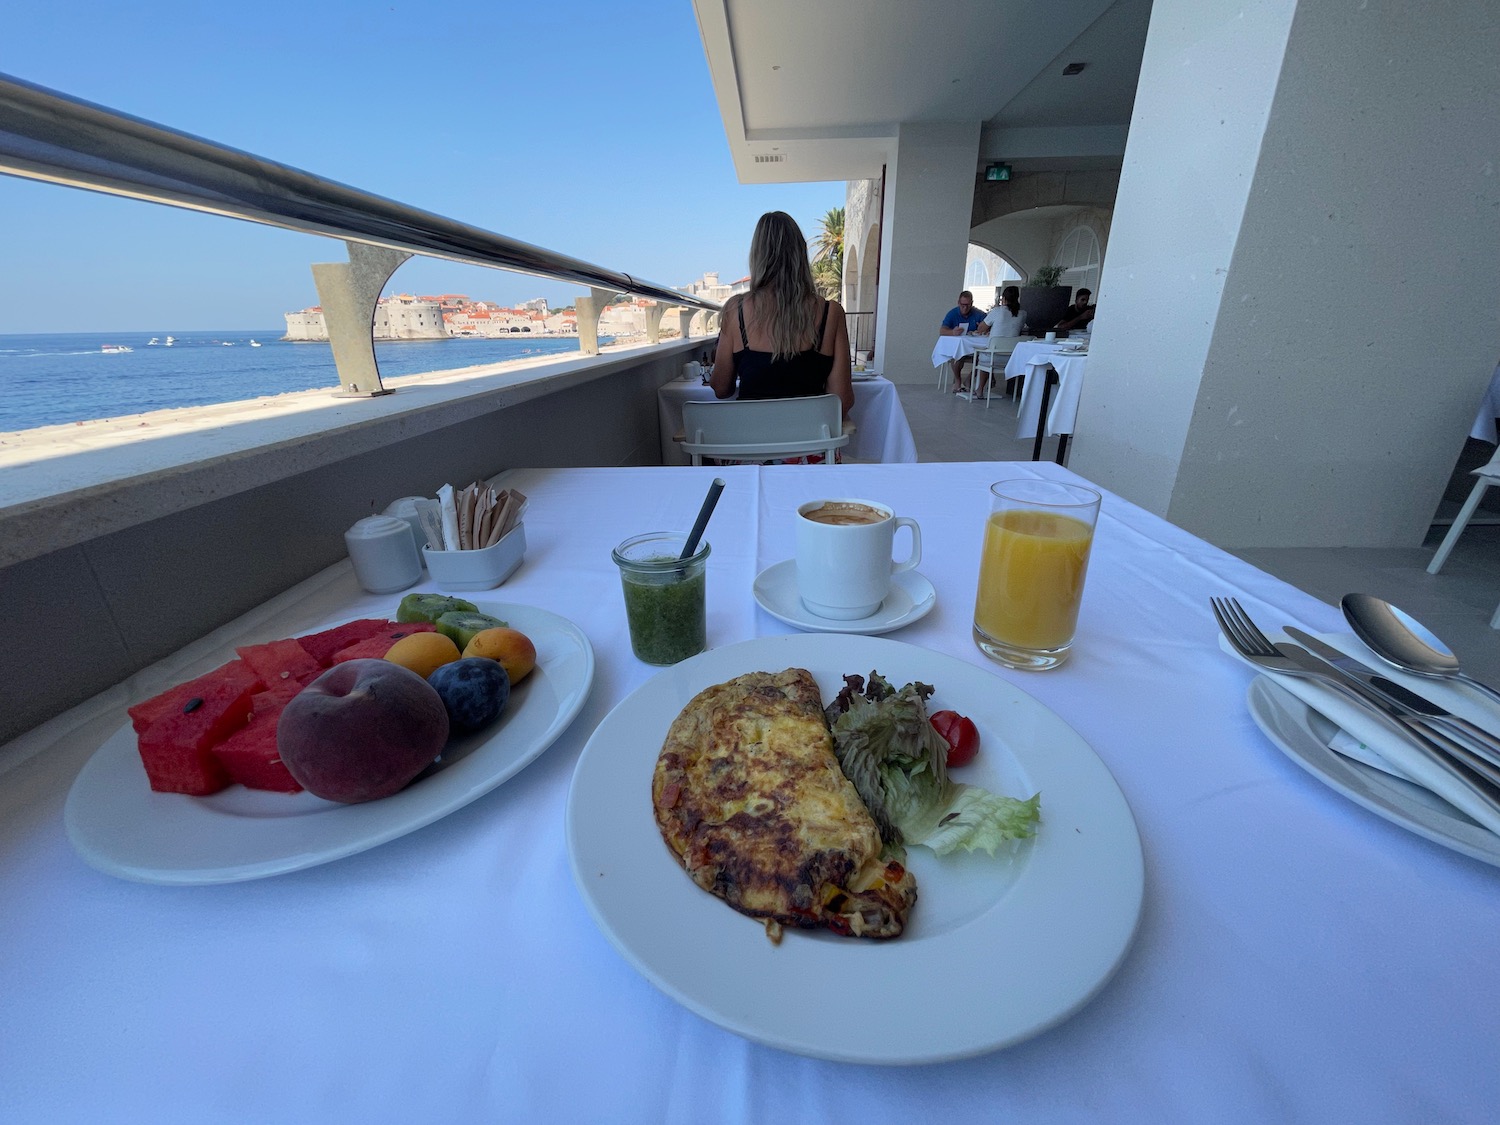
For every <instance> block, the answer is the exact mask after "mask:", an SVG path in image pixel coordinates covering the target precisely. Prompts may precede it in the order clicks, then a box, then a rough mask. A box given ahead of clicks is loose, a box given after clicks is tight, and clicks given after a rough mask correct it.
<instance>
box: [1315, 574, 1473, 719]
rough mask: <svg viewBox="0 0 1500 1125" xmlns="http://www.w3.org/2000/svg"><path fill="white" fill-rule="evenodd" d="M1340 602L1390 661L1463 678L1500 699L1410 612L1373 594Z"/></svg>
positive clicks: (1369, 641)
mask: <svg viewBox="0 0 1500 1125" xmlns="http://www.w3.org/2000/svg"><path fill="white" fill-rule="evenodd" d="M1340 604H1341V605H1342V606H1343V609H1344V618H1345V620H1347V621H1348V622H1349V625H1350V627H1351V628H1352V629H1353V630H1354V633H1355V635H1356V636H1358V637H1359V639H1360V640H1362V641H1364V642H1365V644H1366V645H1368V646H1369V648H1370V651H1371V652H1373V653H1374V654H1375V655H1376V656H1378V657H1380V659H1382V660H1384V661H1385V662H1386V663H1387V664H1390V665H1392V666H1394V667H1396V668H1402V669H1405V670H1406V671H1408V672H1411V673H1412V674H1414V675H1417V676H1429V677H1431V678H1433V679H1438V680H1462V681H1463V682H1464V683H1466V684H1471V685H1473V686H1474V687H1476V688H1478V689H1479V690H1480V691H1482V692H1484V693H1485V694H1486V695H1488V696H1489V697H1490V698H1491V699H1493V700H1495V701H1496V702H1500V691H1496V690H1495V689H1494V688H1492V687H1490V686H1489V685H1488V684H1482V683H1480V682H1479V681H1478V680H1476V679H1475V678H1474V677H1473V676H1466V675H1464V672H1463V669H1462V668H1460V667H1459V664H1458V657H1456V656H1454V655H1453V652H1452V650H1450V649H1449V648H1448V646H1447V645H1445V644H1443V642H1442V641H1440V640H1438V638H1437V637H1436V636H1435V635H1434V634H1433V633H1432V632H1431V630H1429V629H1426V628H1424V627H1423V626H1422V624H1421V623H1420V622H1419V621H1417V620H1416V618H1414V617H1412V616H1411V615H1410V614H1408V613H1404V612H1402V611H1401V610H1400V609H1398V608H1397V607H1395V606H1393V605H1391V603H1390V602H1387V601H1382V600H1381V599H1379V598H1377V597H1375V596H1374V595H1373V594H1345V595H1344V597H1343V600H1342V601H1341V603H1340Z"/></svg>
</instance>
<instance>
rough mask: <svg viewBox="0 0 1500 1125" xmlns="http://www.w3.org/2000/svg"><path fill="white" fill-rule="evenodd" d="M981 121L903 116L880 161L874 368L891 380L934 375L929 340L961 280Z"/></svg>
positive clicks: (911, 380)
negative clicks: (885, 160) (912, 120)
mask: <svg viewBox="0 0 1500 1125" xmlns="http://www.w3.org/2000/svg"><path fill="white" fill-rule="evenodd" d="M978 163H979V122H977V121H973V122H943V123H937V124H906V125H901V126H900V127H899V132H898V134H897V137H896V148H895V155H894V156H893V157H892V159H891V161H890V163H889V164H888V165H887V166H886V192H885V210H884V217H883V219H882V221H881V245H880V273H881V276H880V291H879V293H878V294H877V297H876V320H877V321H878V323H879V324H880V326H881V327H880V331H879V337H880V339H879V342H878V346H877V350H876V355H875V365H876V368H877V369H878V370H879V371H880V372H881V373H882V374H883V375H885V377H886V378H887V379H890V380H891V381H892V382H896V383H925V382H928V381H929V380H931V379H932V377H933V374H932V345H933V342H934V341H935V340H936V339H937V334H938V327H939V325H940V324H941V323H942V320H943V315H944V314H945V313H946V312H947V311H948V310H949V309H951V308H952V307H953V306H954V305H955V304H957V302H958V293H959V290H960V289H962V288H963V278H964V257H965V254H966V252H967V250H968V245H969V219H970V216H971V215H972V214H973V207H974V177H975V174H976V170H977V168H978Z"/></svg>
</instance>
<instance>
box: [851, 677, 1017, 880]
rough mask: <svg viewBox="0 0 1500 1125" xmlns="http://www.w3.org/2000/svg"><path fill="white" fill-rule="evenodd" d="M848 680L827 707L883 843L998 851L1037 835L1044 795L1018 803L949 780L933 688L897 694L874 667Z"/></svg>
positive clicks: (914, 686)
mask: <svg viewBox="0 0 1500 1125" xmlns="http://www.w3.org/2000/svg"><path fill="white" fill-rule="evenodd" d="M844 683H845V686H844V690H843V691H841V692H840V693H839V695H838V697H837V698H836V699H835V700H834V701H833V703H831V704H830V705H829V706H828V709H827V714H828V718H829V723H830V725H831V727H832V729H833V746H834V752H835V753H836V754H837V755H838V759H839V765H840V766H842V767H843V770H844V774H845V776H846V777H848V778H849V780H850V781H852V782H853V783H854V787H855V789H857V790H858V791H859V795H860V798H861V799H862V800H863V801H864V803H865V806H866V807H867V808H868V809H869V810H870V814H871V815H872V816H873V817H874V818H875V823H876V825H877V826H878V827H879V829H880V835H881V839H882V840H884V841H885V843H886V844H888V845H892V846H899V845H901V844H921V845H924V846H926V847H929V848H931V849H932V850H933V851H934V852H936V853H937V854H938V855H947V854H948V853H949V852H952V851H956V850H957V849H959V848H963V849H964V850H965V851H974V850H975V849H980V848H982V849H983V850H984V851H986V852H988V853H989V854H990V855H994V854H995V849H996V848H998V847H999V846H1000V845H1001V844H1003V843H1005V842H1006V841H1007V840H1017V839H1026V838H1028V837H1031V836H1034V835H1035V834H1036V825H1037V822H1038V820H1039V819H1040V816H1041V811H1040V810H1041V794H1036V795H1035V796H1033V797H1032V798H1031V799H1030V800H1027V801H1020V800H1017V799H1016V798H1014V797H1005V796H1001V795H999V794H995V793H990V792H988V791H986V790H984V789H980V788H978V787H976V786H973V785H963V784H960V783H958V782H955V781H952V780H951V779H950V778H949V777H948V767H947V756H948V744H947V743H946V742H945V741H944V740H943V738H942V736H941V735H939V734H938V733H937V731H935V730H933V729H932V724H931V723H930V722H928V718H927V704H926V700H927V697H928V696H930V695H931V694H932V688H931V687H930V686H928V685H927V684H923V683H910V684H907V685H906V686H905V687H903V688H901V689H900V690H899V691H898V690H896V689H894V688H893V687H892V686H891V685H890V683H889V682H888V681H887V680H885V679H884V678H883V677H882V676H881V675H880V674H879V673H878V672H873V671H872V672H871V673H870V678H869V681H868V684H866V682H865V681H864V680H863V679H862V678H861V677H860V676H845V677H844Z"/></svg>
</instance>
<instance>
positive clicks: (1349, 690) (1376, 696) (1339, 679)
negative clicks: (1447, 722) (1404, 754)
mask: <svg viewBox="0 0 1500 1125" xmlns="http://www.w3.org/2000/svg"><path fill="white" fill-rule="evenodd" d="M1272 647H1273V648H1274V649H1275V650H1276V651H1277V653H1279V654H1280V655H1281V656H1282V657H1283V658H1285V659H1287V660H1290V661H1291V662H1292V663H1293V664H1295V665H1297V667H1299V668H1301V669H1303V671H1305V672H1307V673H1309V674H1311V675H1312V676H1314V677H1316V678H1318V679H1321V680H1324V681H1325V682H1327V683H1329V684H1330V685H1331V686H1333V687H1334V688H1336V689H1338V690H1340V691H1341V692H1342V693H1343V694H1345V695H1347V696H1349V697H1350V698H1352V699H1353V700H1355V701H1356V702H1357V703H1361V704H1363V705H1364V707H1365V709H1366V710H1367V711H1369V712H1370V713H1372V714H1373V715H1375V716H1376V717H1378V718H1379V719H1380V720H1381V722H1382V723H1383V724H1384V725H1385V726H1387V727H1388V728H1390V729H1391V730H1392V731H1394V732H1396V733H1398V734H1400V735H1402V736H1403V737H1404V740H1405V741H1406V742H1407V744H1408V745H1410V746H1411V747H1412V748H1413V749H1415V750H1417V751H1419V752H1420V753H1421V754H1422V756H1423V757H1425V758H1426V759H1427V760H1428V762H1429V763H1431V764H1432V765H1433V766H1435V767H1437V768H1438V769H1441V770H1442V771H1443V772H1444V773H1447V774H1448V775H1449V776H1450V777H1452V778H1453V779H1454V780H1455V781H1457V782H1459V783H1460V784H1461V785H1463V786H1464V787H1465V788H1466V789H1467V790H1468V791H1469V793H1470V794H1471V795H1472V796H1474V797H1476V798H1477V799H1478V800H1480V801H1482V802H1483V803H1484V804H1485V805H1486V807H1488V808H1489V809H1490V810H1491V811H1493V812H1496V813H1500V770H1497V769H1496V768H1495V767H1494V766H1492V765H1491V764H1490V763H1489V762H1488V761H1486V760H1485V759H1483V758H1481V757H1479V756H1478V755H1477V754H1475V753H1473V752H1472V751H1471V750H1469V748H1468V747H1467V746H1465V745H1463V744H1462V743H1459V742H1455V741H1454V740H1453V739H1451V738H1449V737H1448V736H1447V735H1446V734H1444V733H1443V732H1442V731H1440V730H1434V729H1433V728H1431V727H1429V726H1427V725H1426V724H1425V722H1424V720H1423V718H1422V716H1420V715H1409V714H1407V713H1406V712H1404V711H1403V710H1402V709H1401V708H1399V707H1397V706H1396V705H1395V704H1394V703H1391V702H1390V701H1389V700H1387V699H1386V698H1385V696H1383V695H1381V694H1380V693H1379V692H1377V691H1375V690H1374V689H1373V688H1369V687H1366V686H1365V685H1364V684H1362V683H1360V681H1359V680H1357V679H1355V678H1354V677H1353V676H1351V675H1349V673H1348V672H1345V671H1344V670H1343V669H1342V668H1336V667H1334V666H1333V665H1332V664H1330V663H1328V661H1326V660H1323V659H1321V658H1319V657H1316V656H1314V655H1313V654H1312V653H1311V652H1309V651H1308V650H1307V649H1305V648H1302V647H1301V646H1300V645H1293V644H1286V643H1285V642H1277V643H1276V644H1274V645H1272Z"/></svg>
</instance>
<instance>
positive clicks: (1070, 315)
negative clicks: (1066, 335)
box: [1052, 289, 1095, 332]
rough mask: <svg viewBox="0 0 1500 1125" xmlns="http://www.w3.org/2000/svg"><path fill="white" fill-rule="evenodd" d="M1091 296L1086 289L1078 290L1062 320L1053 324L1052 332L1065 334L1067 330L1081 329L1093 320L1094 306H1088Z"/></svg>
mask: <svg viewBox="0 0 1500 1125" xmlns="http://www.w3.org/2000/svg"><path fill="white" fill-rule="evenodd" d="M1091 296H1093V294H1091V293H1090V292H1089V291H1088V290H1087V289H1080V290H1079V291H1078V293H1077V295H1076V296H1075V297H1074V298H1073V303H1072V304H1071V305H1069V306H1068V311H1067V312H1065V313H1064V314H1063V318H1062V319H1061V320H1059V321H1058V322H1057V323H1056V324H1054V325H1053V326H1052V327H1053V330H1054V331H1057V332H1067V331H1068V330H1069V329H1073V328H1082V327H1083V326H1084V325H1085V324H1088V323H1089V322H1091V321H1092V320H1093V319H1094V308H1095V306H1093V305H1091V304H1089V298H1090V297H1091Z"/></svg>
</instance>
